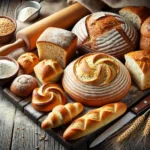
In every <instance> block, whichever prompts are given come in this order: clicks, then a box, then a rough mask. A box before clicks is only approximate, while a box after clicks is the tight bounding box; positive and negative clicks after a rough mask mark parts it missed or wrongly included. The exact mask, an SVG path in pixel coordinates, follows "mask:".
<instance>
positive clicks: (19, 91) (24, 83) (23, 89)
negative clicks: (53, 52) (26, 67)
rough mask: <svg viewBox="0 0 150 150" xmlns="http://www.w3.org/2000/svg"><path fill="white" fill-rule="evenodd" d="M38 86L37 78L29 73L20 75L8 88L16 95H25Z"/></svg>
mask: <svg viewBox="0 0 150 150" xmlns="http://www.w3.org/2000/svg"><path fill="white" fill-rule="evenodd" d="M36 87H38V82H37V80H36V79H35V78H34V77H32V76H31V75H20V76H18V77H17V78H15V80H14V81H13V82H12V84H11V86H10V90H11V92H12V93H14V94H15V95H17V96H20V97H27V96H29V95H30V94H31V93H32V91H33V90H34V89H35V88H36Z"/></svg>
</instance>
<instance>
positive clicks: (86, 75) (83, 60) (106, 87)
mask: <svg viewBox="0 0 150 150" xmlns="http://www.w3.org/2000/svg"><path fill="white" fill-rule="evenodd" d="M62 84H63V88H64V90H65V91H66V93H67V94H68V95H69V96H70V97H71V98H72V99H73V100H75V101H78V102H80V103H82V104H85V105H90V106H101V105H104V104H107V103H112V102H116V101H119V100H121V99H122V98H123V97H124V96H125V95H126V94H127V93H128V91H129V89H130V86H131V77H130V74H129V72H128V70H127V69H126V68H125V66H124V65H123V64H122V63H121V62H120V61H119V60H117V59H115V58H114V57H112V56H109V55H107V54H102V53H91V54H86V55H84V56H81V57H80V58H78V59H77V60H75V61H74V62H72V63H70V64H69V65H68V66H67V67H66V69H65V71H64V76H63V80H62Z"/></svg>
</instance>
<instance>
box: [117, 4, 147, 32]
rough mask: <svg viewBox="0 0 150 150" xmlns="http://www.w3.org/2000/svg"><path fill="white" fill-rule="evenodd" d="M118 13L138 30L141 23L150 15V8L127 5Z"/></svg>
mask: <svg viewBox="0 0 150 150" xmlns="http://www.w3.org/2000/svg"><path fill="white" fill-rule="evenodd" d="M119 14H120V15H121V16H123V17H125V18H126V19H127V20H129V21H130V22H131V23H132V24H133V26H134V27H135V28H136V29H137V30H140V28H141V25H142V23H143V22H144V20H145V19H146V18H148V17H149V16H150V8H147V7H144V6H127V7H124V8H122V9H121V10H120V11H119Z"/></svg>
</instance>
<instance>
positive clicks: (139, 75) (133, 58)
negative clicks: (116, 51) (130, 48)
mask: <svg viewBox="0 0 150 150" xmlns="http://www.w3.org/2000/svg"><path fill="white" fill-rule="evenodd" d="M125 60H126V62H125V65H126V67H127V68H128V70H129V72H130V74H131V76H132V78H133V80H134V82H135V83H136V84H137V85H138V87H139V88H140V89H141V90H145V89H147V88H150V51H149V50H140V51H134V52H130V53H128V54H126V55H125Z"/></svg>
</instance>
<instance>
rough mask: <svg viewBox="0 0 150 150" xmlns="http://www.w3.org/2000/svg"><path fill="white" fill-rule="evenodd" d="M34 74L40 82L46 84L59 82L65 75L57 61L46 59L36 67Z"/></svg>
mask: <svg viewBox="0 0 150 150" xmlns="http://www.w3.org/2000/svg"><path fill="white" fill-rule="evenodd" d="M34 72H35V75H36V77H37V78H38V80H39V81H40V82H41V83H42V84H44V83H47V82H57V81H59V79H60V77H61V75H62V73H63V69H62V68H61V66H60V64H59V63H58V62H57V61H55V60H52V59H45V60H43V61H41V62H39V63H38V64H37V65H36V66H35V67H34Z"/></svg>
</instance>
